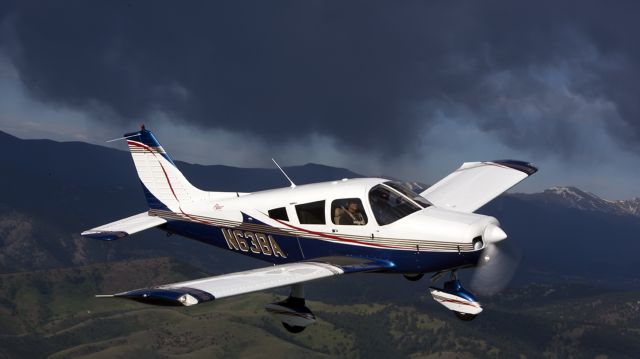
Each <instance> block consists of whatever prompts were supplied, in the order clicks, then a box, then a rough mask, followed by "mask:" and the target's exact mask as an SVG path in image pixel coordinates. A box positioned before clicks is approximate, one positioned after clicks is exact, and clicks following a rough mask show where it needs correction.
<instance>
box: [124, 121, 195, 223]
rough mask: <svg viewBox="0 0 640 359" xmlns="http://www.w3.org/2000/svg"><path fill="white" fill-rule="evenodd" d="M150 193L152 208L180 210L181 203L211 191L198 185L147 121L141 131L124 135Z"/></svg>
mask: <svg viewBox="0 0 640 359" xmlns="http://www.w3.org/2000/svg"><path fill="white" fill-rule="evenodd" d="M124 136H125V138H126V139H127V144H128V145H129V150H130V151H131V157H133V163H134V164H135V166H136V171H137V172H138V177H139V178H140V182H142V187H143V190H144V193H145V196H146V197H147V203H148V204H149V208H152V209H165V210H166V209H169V210H171V211H174V212H178V211H180V206H181V205H185V204H189V203H193V202H198V201H201V200H203V199H206V198H207V193H206V192H203V191H201V190H199V189H197V188H196V187H194V186H193V185H192V184H191V183H189V181H187V179H186V178H185V177H184V175H183V174H182V173H181V172H180V170H179V169H178V167H176V165H175V163H174V162H173V159H172V158H171V156H169V154H168V153H167V152H165V150H164V149H163V148H162V146H161V145H160V143H159V142H158V140H157V139H156V138H155V136H154V135H153V133H151V131H149V130H147V129H145V127H144V125H142V128H141V129H140V131H138V132H132V133H127V134H125V135H124Z"/></svg>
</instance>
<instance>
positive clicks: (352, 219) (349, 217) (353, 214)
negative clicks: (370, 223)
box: [340, 199, 367, 226]
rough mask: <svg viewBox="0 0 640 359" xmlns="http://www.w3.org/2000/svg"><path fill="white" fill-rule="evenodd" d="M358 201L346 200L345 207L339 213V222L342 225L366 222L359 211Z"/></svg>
mask: <svg viewBox="0 0 640 359" xmlns="http://www.w3.org/2000/svg"><path fill="white" fill-rule="evenodd" d="M359 207H360V201H358V200H356V199H349V200H347V209H346V210H345V211H343V212H342V215H340V224H343V225H359V226H363V225H365V224H367V221H365V219H364V216H362V213H361V212H360V208H359Z"/></svg>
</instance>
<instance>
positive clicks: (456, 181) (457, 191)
mask: <svg viewBox="0 0 640 359" xmlns="http://www.w3.org/2000/svg"><path fill="white" fill-rule="evenodd" d="M537 170H538V169H537V168H536V167H534V166H533V165H532V164H530V163H526V162H521V161H513V160H501V161H491V162H466V163H464V164H462V166H461V167H460V168H458V169H457V170H455V171H454V172H452V173H451V174H449V175H448V176H447V177H445V178H443V179H442V180H440V181H438V182H437V183H436V184H434V185H433V186H431V187H429V188H428V189H427V190H425V191H424V192H422V193H420V195H421V196H422V197H424V198H426V199H427V200H429V201H430V202H431V203H433V204H435V205H436V206H438V207H444V208H448V209H451V210H455V211H460V212H474V211H475V210H477V209H478V208H480V207H482V206H483V205H485V204H486V203H488V202H489V201H491V200H492V199H494V198H496V197H498V196H499V195H500V194H502V193H503V192H505V191H506V190H508V189H509V188H511V187H513V186H515V185H516V184H518V183H519V182H520V181H522V180H524V179H525V178H527V177H528V176H530V175H532V174H534V173H536V171H537Z"/></svg>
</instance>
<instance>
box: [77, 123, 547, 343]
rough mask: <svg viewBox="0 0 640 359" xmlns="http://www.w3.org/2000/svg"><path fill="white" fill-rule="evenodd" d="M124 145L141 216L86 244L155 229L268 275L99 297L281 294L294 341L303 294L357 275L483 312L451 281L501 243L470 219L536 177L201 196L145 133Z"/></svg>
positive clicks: (490, 175)
mask: <svg viewBox="0 0 640 359" xmlns="http://www.w3.org/2000/svg"><path fill="white" fill-rule="evenodd" d="M123 138H124V139H126V140H127V143H128V145H129V150H130V151H131V156H132V157H133V162H134V164H135V167H136V170H137V172H138V176H139V178H140V181H141V183H142V189H143V192H144V195H145V196H146V200H147V203H148V205H149V210H148V211H145V212H143V213H140V214H137V215H134V216H131V217H128V218H125V219H121V220H119V221H116V222H113V223H109V224H106V225H103V226H100V227H96V228H93V229H90V230H87V231H85V232H83V233H82V235H83V236H85V237H89V238H95V239H100V240H107V241H111V240H116V239H120V238H123V237H126V236H129V235H132V234H134V233H137V232H140V231H143V230H146V229H149V228H159V229H161V230H163V231H166V232H168V233H170V234H178V235H181V236H184V237H188V238H192V239H195V240H198V241H201V242H204V243H207V244H211V245H214V246H217V247H221V248H224V249H227V250H230V251H234V252H237V253H240V254H244V255H247V256H250V257H254V258H258V259H261V260H264V261H267V262H270V263H271V264H272V265H270V266H268V267H265V268H260V269H254V270H249V271H243V272H238V273H231V274H225V275H219V276H213V277H208V278H201V279H196V280H191V281H186V282H181V283H172V284H166V285H160V286H156V287H151V288H143V289H135V290H131V291H126V292H122V293H117V294H112V295H99V296H98V297H115V298H126V299H132V300H136V301H139V302H143V303H148V304H156V305H176V306H191V305H195V304H200V303H204V302H209V301H213V300H216V299H221V298H225V297H230V296H235V295H240V294H245V293H251V292H255V291H261V290H265V289H270V288H277V287H285V286H290V288H291V291H290V294H289V297H288V298H287V299H285V300H284V301H281V302H277V303H272V304H268V305H267V306H266V307H265V309H266V310H267V312H269V313H270V314H272V315H274V316H275V317H276V318H277V319H278V320H280V321H281V322H282V324H283V326H284V327H285V328H286V329H287V330H288V331H290V332H293V333H297V332H301V331H302V330H304V329H305V328H306V327H307V326H309V325H311V324H313V323H314V322H315V320H316V317H315V315H314V314H313V312H311V310H310V309H309V308H307V307H306V306H305V295H304V288H303V284H304V283H305V282H308V281H312V280H316V279H320V278H325V277H331V276H338V275H342V274H349V273H358V272H376V273H399V274H403V275H404V276H405V277H406V278H407V279H409V280H418V279H420V278H421V277H422V276H423V275H424V274H425V273H432V272H435V273H436V274H435V275H434V276H433V277H432V279H434V281H437V280H438V279H439V278H440V277H442V276H443V275H445V274H446V273H450V275H451V277H450V279H449V280H448V281H447V282H445V283H444V285H443V287H442V288H437V287H430V291H431V294H432V296H433V298H434V299H435V300H436V301H437V302H439V303H440V304H442V305H443V306H445V307H446V308H447V309H449V310H451V311H453V312H454V313H455V314H456V315H457V316H458V318H460V319H462V320H471V319H473V318H474V317H475V316H476V315H477V314H478V313H480V312H481V311H482V307H481V306H480V303H479V302H478V300H477V299H476V297H475V296H474V295H473V294H472V293H471V292H469V291H468V290H466V289H465V288H463V287H462V285H461V283H460V280H459V279H457V276H456V270H458V269H460V268H466V267H475V266H481V265H482V264H483V263H486V262H487V261H490V260H491V258H490V257H491V256H489V255H487V253H491V250H492V247H493V246H494V245H495V244H496V243H497V242H499V241H502V240H504V239H505V238H506V237H507V235H506V234H505V232H504V231H503V230H502V229H501V228H500V226H499V222H498V220H496V219H495V218H493V217H490V216H485V215H480V214H476V213H473V212H474V211H475V210H477V209H478V208H480V207H481V206H483V205H484V204H486V203H487V202H489V201H491V200H492V199H494V198H495V197H497V196H498V195H500V194H501V193H503V192H504V191H506V190H507V189H509V188H511V187H512V186H514V185H516V184H517V183H519V182H520V181H522V180H523V179H525V178H527V177H528V176H530V175H532V174H534V173H535V172H536V171H537V169H536V167H534V166H533V165H531V164H529V163H526V162H521V161H513V160H501V161H488V162H468V163H464V164H463V165H462V166H461V167H460V168H459V169H457V170H456V171H454V172H453V173H451V174H449V175H448V176H447V177H445V178H444V179H442V180H440V181H439V182H437V183H436V184H434V185H433V186H431V187H429V188H428V189H426V190H424V191H422V192H421V193H416V192H413V191H412V190H411V189H409V188H407V187H406V186H405V185H404V184H402V183H400V182H395V181H389V180H386V179H382V178H357V179H342V180H337V181H333V182H324V183H315V184H308V185H300V186H296V185H295V184H294V183H293V182H292V181H291V179H289V177H288V176H287V175H286V173H284V171H283V174H284V175H285V177H287V179H288V180H289V181H290V182H291V186H290V187H285V188H280V189H272V190H266V191H259V192H254V193H241V192H205V191H202V190H200V189H198V188H196V187H194V186H193V185H191V183H189V181H188V180H187V179H186V178H185V177H184V176H183V174H182V173H181V172H180V170H179V169H178V167H176V165H175V163H174V161H173V159H172V158H171V156H169V154H168V153H167V152H165V150H164V149H163V148H162V146H160V143H159V142H158V141H157V140H156V138H155V136H154V135H153V134H152V133H151V132H150V131H148V130H146V129H145V128H144V125H143V126H142V128H141V130H140V131H137V132H133V133H128V134H125V135H124V137H123ZM274 162H275V161H274ZM276 165H277V164H276ZM278 167H279V166H278Z"/></svg>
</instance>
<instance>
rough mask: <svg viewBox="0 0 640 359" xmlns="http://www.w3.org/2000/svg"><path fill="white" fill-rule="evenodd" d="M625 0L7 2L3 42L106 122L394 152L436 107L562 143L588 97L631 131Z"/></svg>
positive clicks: (634, 50) (487, 126)
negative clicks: (152, 119) (158, 117)
mask: <svg viewBox="0 0 640 359" xmlns="http://www.w3.org/2000/svg"><path fill="white" fill-rule="evenodd" d="M637 4H638V3H637V2H627V3H625V2H616V3H613V4H611V3H608V4H605V3H604V2H593V1H575V2H555V1H554V2H552V1H548V2H545V1H538V2H525V1H523V2H516V1H488V2H479V1H469V2H450V1H442V2H427V1H415V2H390V1H387V2H372V1H364V2H350V1H333V2H322V1H289V2H266V1H256V2H237V1H231V2H228V3H214V2H202V3H195V2H187V3H180V4H178V3H176V2H159V1H149V2H142V1H131V2H107V1H105V2H87V1H77V2H72V1H65V2H43V3H31V2H26V3H25V2H19V3H17V4H16V5H9V6H7V7H6V8H5V9H2V8H0V11H3V12H4V16H3V20H2V21H3V23H2V31H3V34H2V37H0V40H1V41H2V43H3V48H4V51H5V52H6V53H7V54H8V56H10V58H11V60H12V61H13V63H14V65H15V66H16V68H17V69H18V71H19V74H20V76H21V79H22V80H23V82H24V83H25V85H26V86H27V88H28V89H29V91H30V93H32V94H33V95H34V96H37V97H38V98H40V99H42V100H45V101H48V102H52V103H56V104H62V105H65V106H72V107H78V108H81V109H85V110H91V111H93V112H94V113H95V114H99V115H100V118H101V119H102V120H105V121H106V120H108V121H127V122H135V123H137V122H140V121H141V120H142V119H144V118H146V116H148V115H149V114H151V113H154V112H156V111H160V112H163V113H167V114H169V115H170V116H175V117H176V118H181V119H183V120H184V121H187V122H190V123H192V124H195V125H198V126H201V127H203V128H224V129H227V130H232V131H236V132H249V133H255V134H258V135H261V136H266V137H268V138H273V139H278V140H304V139H305V136H306V135H308V134H309V133H311V132H315V133H319V134H323V135H327V136H330V137H333V138H335V139H337V140H338V141H339V143H342V144H345V145H349V146H353V147H355V148H365V147H374V148H376V149H378V150H379V151H390V152H392V153H395V154H399V153H401V152H406V151H408V150H409V149H410V148H412V147H413V146H414V145H415V144H416V141H417V140H418V139H419V138H420V136H421V134H423V133H424V132H425V131H426V130H428V128H429V127H430V126H431V125H432V124H433V123H434V121H436V119H437V118H442V116H445V117H451V118H456V119H458V121H461V122H465V121H474V123H476V124H477V125H478V126H479V127H480V128H481V129H482V130H484V131H488V132H491V133H495V134H496V135H497V136H499V138H500V139H501V140H502V141H503V142H505V143H506V144H508V145H511V146H519V147H527V148H532V149H537V150H542V151H550V152H558V151H559V152H561V153H564V154H566V155H571V154H572V153H574V152H576V151H580V150H583V148H582V147H581V146H584V138H579V137H577V136H576V133H577V132H579V131H577V130H579V129H580V128H581V127H584V126H592V124H591V122H589V121H590V120H589V119H587V120H585V119H584V118H583V117H585V115H584V113H585V108H586V110H588V111H587V112H589V114H588V116H587V117H595V118H596V120H599V121H606V122H607V123H608V128H609V131H610V132H611V133H613V134H615V135H616V136H618V137H619V138H621V139H624V140H625V141H626V142H627V143H630V144H633V143H636V142H638V140H639V139H640V125H639V124H638V121H636V118H638V116H639V115H640V107H639V105H638V101H637V98H638V96H637V94H638V93H640V91H639V90H640V70H639V61H640V54H639V51H640V50H638V46H637V45H636V42H637V40H636V37H637V34H638V33H640V22H638V21H636V17H637V14H638V13H639V12H638V10H640V7H639V6H638V5H637ZM612 5H614V6H612ZM5 6H6V5H5ZM594 104H595V105H594ZM598 104H600V105H598ZM602 104H604V105H602ZM606 104H610V106H606Z"/></svg>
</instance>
